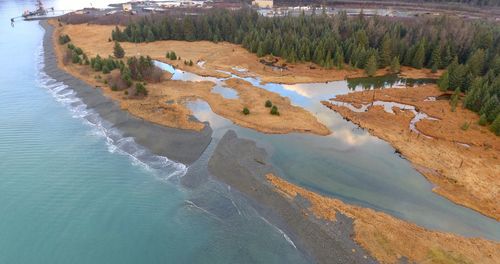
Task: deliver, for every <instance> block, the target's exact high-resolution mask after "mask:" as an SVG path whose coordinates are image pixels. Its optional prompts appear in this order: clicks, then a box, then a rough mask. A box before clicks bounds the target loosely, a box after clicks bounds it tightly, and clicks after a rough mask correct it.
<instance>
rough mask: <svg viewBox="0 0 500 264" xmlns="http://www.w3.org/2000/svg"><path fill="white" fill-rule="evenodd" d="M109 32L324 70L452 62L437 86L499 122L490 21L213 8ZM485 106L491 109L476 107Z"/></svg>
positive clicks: (498, 73)
mask: <svg viewBox="0 0 500 264" xmlns="http://www.w3.org/2000/svg"><path fill="white" fill-rule="evenodd" d="M112 38H113V40H117V41H130V42H151V41H156V40H172V39H173V40H187V41H196V40H209V41H214V42H218V41H228V42H232V43H236V44H241V45H242V46H243V47H244V48H246V49H248V50H249V51H250V52H253V53H256V54H257V55H258V56H264V55H268V54H271V55H274V56H279V57H282V58H284V59H286V60H287V61H288V62H292V63H293V62H314V63H316V64H319V65H321V66H323V67H326V68H332V67H337V68H342V67H345V65H346V64H347V65H350V67H355V68H360V69H365V70H366V71H367V73H368V75H371V74H373V73H374V71H375V70H376V69H377V68H381V67H387V66H390V67H391V69H392V70H393V71H396V72H397V71H398V70H399V65H400V64H401V65H406V66H412V67H415V68H418V69H420V68H424V67H425V68H430V69H432V70H433V71H436V70H438V69H444V68H448V67H451V68H450V69H449V71H447V73H446V74H445V76H444V77H446V78H447V79H446V80H441V81H440V86H441V87H442V88H443V89H450V90H456V89H457V88H458V89H459V90H460V91H462V92H464V93H467V96H468V97H469V98H466V101H467V103H466V104H465V106H466V107H468V108H470V109H472V110H474V111H476V112H479V113H481V114H482V115H483V114H486V115H487V116H488V118H487V119H488V121H489V122H493V121H494V120H495V119H497V120H498V122H500V118H498V116H499V112H500V104H499V102H498V98H499V97H500V27H498V26H497V25H496V24H493V23H488V22H481V21H465V20H461V19H458V18H449V17H439V18H414V19H395V18H385V17H369V18H368V17H365V16H363V15H360V16H358V17H356V18H349V17H348V16H347V15H346V14H345V13H341V14H339V15H335V16H327V15H324V14H322V13H321V11H320V13H319V14H313V15H311V16H306V15H301V16H295V17H294V16H287V17H263V16H260V15H258V13H257V12H255V11H252V10H249V9H243V10H239V11H228V10H213V11H210V12H208V13H206V14H203V15H199V16H185V17H182V18H179V17H172V16H166V17H162V18H154V19H153V18H150V17H145V18H143V19H141V20H139V21H137V22H132V23H130V24H128V25H127V27H126V28H125V29H124V30H123V31H121V30H120V29H119V28H116V29H115V30H114V31H113V32H112ZM479 80H481V82H480V83H481V85H479ZM473 83H474V84H477V85H476V86H477V87H478V88H474V89H475V90H474V89H472V87H473V85H472V84H473ZM473 90H474V91H475V92H474V99H471V98H470V97H471V96H472V95H471V93H469V91H473ZM476 90H477V91H476ZM488 102H489V103H488ZM484 105H489V106H491V105H492V107H488V109H483V108H484V107H483V106H484ZM486 112H488V113H486Z"/></svg>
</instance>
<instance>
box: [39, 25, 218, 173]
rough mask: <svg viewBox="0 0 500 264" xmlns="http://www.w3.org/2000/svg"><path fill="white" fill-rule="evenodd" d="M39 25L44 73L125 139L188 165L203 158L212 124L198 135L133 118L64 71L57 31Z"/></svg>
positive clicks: (108, 99) (101, 94) (191, 131)
mask: <svg viewBox="0 0 500 264" xmlns="http://www.w3.org/2000/svg"><path fill="white" fill-rule="evenodd" d="M39 24H40V26H41V27H42V28H43V29H44V31H45V32H44V37H43V49H44V67H43V71H44V72H45V73H46V74H47V75H48V76H50V77H52V78H53V79H55V80H57V81H60V82H63V83H64V84H66V85H67V86H69V87H68V88H67V89H71V90H73V91H75V92H76V93H77V96H78V97H79V98H80V99H81V100H82V101H83V102H84V103H85V104H86V105H87V107H88V108H90V109H93V110H95V111H96V112H97V113H98V114H99V116H100V117H101V118H102V119H104V120H106V121H108V122H110V123H111V124H112V125H113V126H114V127H115V128H117V129H119V130H120V131H122V132H123V133H124V136H127V137H133V138H134V139H135V141H136V142H137V143H138V144H140V145H142V146H144V147H146V148H148V149H149V150H150V151H151V152H152V153H154V154H156V155H160V156H166V157H168V159H170V160H173V161H177V162H180V163H184V164H187V165H189V164H191V163H193V162H194V161H196V160H197V159H198V158H199V157H200V156H201V154H202V153H203V151H204V150H205V149H206V147H207V146H208V145H209V144H210V141H211V140H212V129H211V128H210V125H209V124H208V123H202V124H203V129H202V130H201V131H199V132H198V131H194V130H185V129H179V128H170V127H165V126H161V125H158V124H155V123H152V122H149V121H147V120H144V119H140V118H137V117H135V116H132V115H131V114H129V113H128V112H126V111H124V110H122V109H121V108H120V106H119V105H118V104H117V103H116V102H114V101H113V100H112V99H111V98H108V97H106V96H105V95H104V94H103V93H102V92H101V90H100V89H98V88H94V87H91V86H90V85H88V84H86V83H85V82H84V81H82V80H80V79H78V78H76V77H73V76H72V75H71V74H69V73H67V72H65V71H64V70H62V69H60V68H59V67H58V62H57V57H56V55H55V49H54V45H53V42H52V35H53V34H52V33H53V31H54V28H53V26H51V25H49V24H48V22H47V21H40V22H39ZM197 122H198V121H197ZM179 146H183V147H182V148H180V147H179Z"/></svg>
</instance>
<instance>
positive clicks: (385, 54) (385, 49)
mask: <svg viewBox="0 0 500 264" xmlns="http://www.w3.org/2000/svg"><path fill="white" fill-rule="evenodd" d="M391 57H392V49H391V41H390V39H389V36H388V35H387V34H386V35H385V36H384V39H383V40H382V45H381V48H380V66H381V67H385V66H388V65H390V64H391V62H392V60H391ZM398 63H399V62H398Z"/></svg>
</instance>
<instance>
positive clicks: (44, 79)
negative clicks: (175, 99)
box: [36, 45, 187, 180]
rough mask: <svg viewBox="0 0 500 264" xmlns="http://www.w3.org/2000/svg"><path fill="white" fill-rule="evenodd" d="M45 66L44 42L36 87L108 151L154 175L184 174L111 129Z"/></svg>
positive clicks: (175, 165) (179, 166)
mask: <svg viewBox="0 0 500 264" xmlns="http://www.w3.org/2000/svg"><path fill="white" fill-rule="evenodd" d="M44 67H45V62H44V50H43V45H40V49H39V53H38V60H37V71H36V72H37V76H36V77H37V78H36V79H37V82H38V84H39V86H40V87H42V88H44V89H46V90H47V91H48V92H49V93H50V94H51V95H52V96H53V97H54V98H55V99H56V101H58V102H59V103H61V104H62V105H63V106H65V107H66V108H67V109H68V110H69V111H70V112H71V114H72V117H73V118H78V119H81V120H82V121H83V122H84V123H85V124H87V125H89V126H90V127H91V133H92V134H94V135H96V136H101V137H104V138H105V140H106V145H107V147H108V150H109V152H111V153H118V154H121V155H125V156H128V157H129V158H130V160H131V161H132V164H134V165H137V166H141V167H143V168H144V169H146V170H148V171H151V172H153V173H154V175H155V176H157V177H159V178H160V179H163V180H169V179H178V178H180V177H182V176H184V175H185V174H186V172H187V166H186V165H184V164H182V163H178V162H174V161H172V160H169V159H168V158H167V157H164V156H159V155H155V154H153V153H151V151H149V150H148V149H147V148H145V147H143V146H141V145H139V144H137V143H136V142H135V140H134V138H132V137H125V136H123V133H122V132H121V131H120V130H118V129H116V128H114V127H113V124H112V123H110V122H107V121H106V120H104V119H102V118H101V117H100V116H99V114H98V113H97V112H95V111H94V110H92V109H90V108H88V107H87V105H86V104H85V103H84V102H83V101H82V100H81V99H80V98H78V97H77V95H76V92H75V91H73V90H72V89H71V87H69V86H68V85H66V84H64V83H63V82H60V81H57V80H55V79H53V78H52V77H50V76H49V75H47V73H45V72H44Z"/></svg>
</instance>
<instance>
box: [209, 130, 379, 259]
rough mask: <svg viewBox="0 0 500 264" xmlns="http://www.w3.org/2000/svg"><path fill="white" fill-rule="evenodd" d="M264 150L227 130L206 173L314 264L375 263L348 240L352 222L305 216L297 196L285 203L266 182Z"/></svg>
mask: <svg viewBox="0 0 500 264" xmlns="http://www.w3.org/2000/svg"><path fill="white" fill-rule="evenodd" d="M266 157H267V154H266V151H265V150H264V149H261V148H258V147H257V146H256V143H255V142H253V141H251V140H246V139H241V138H238V137H237V135H236V133H235V132H234V131H228V132H227V133H226V134H225V135H224V136H223V137H222V139H221V140H220V142H219V143H218V145H217V147H216V149H215V151H214V153H213V155H212V156H211V158H210V160H209V162H208V168H209V171H210V173H211V174H212V175H213V176H215V177H216V178H217V179H219V180H221V181H223V182H224V183H226V184H228V185H229V186H231V187H233V188H235V189H237V190H238V191H239V192H241V193H242V194H243V195H244V196H246V197H247V198H249V199H250V200H252V201H253V202H254V204H255V206H256V207H257V209H258V210H259V212H260V213H261V214H262V215H263V216H264V217H265V218H266V219H271V221H272V222H273V224H275V225H276V226H278V228H280V229H282V230H285V233H287V235H288V236H289V237H290V239H291V240H292V241H293V243H294V244H295V245H296V246H297V248H298V249H299V250H304V251H305V253H306V254H308V255H309V256H312V258H313V259H314V260H315V261H316V262H318V263H332V262H334V263H375V262H376V261H375V260H374V259H373V258H371V257H370V255H369V254H368V253H367V252H366V251H365V250H364V249H363V248H361V247H360V246H359V245H358V244H356V242H354V240H353V239H352V238H351V236H352V235H353V223H352V219H350V218H348V217H345V216H343V215H342V214H338V218H337V221H336V222H335V223H331V222H328V221H323V220H321V219H317V218H316V217H314V216H312V215H310V216H305V215H304V210H305V209H306V208H307V207H308V206H309V203H308V201H306V200H305V199H301V198H300V197H297V198H296V199H294V200H293V201H290V200H287V199H286V198H284V197H283V196H281V195H280V194H279V193H278V192H276V191H274V187H273V186H272V185H271V184H269V183H268V182H267V180H266V177H265V175H266V174H267V173H271V172H273V168H272V166H271V165H270V164H268V163H267V161H266Z"/></svg>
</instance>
